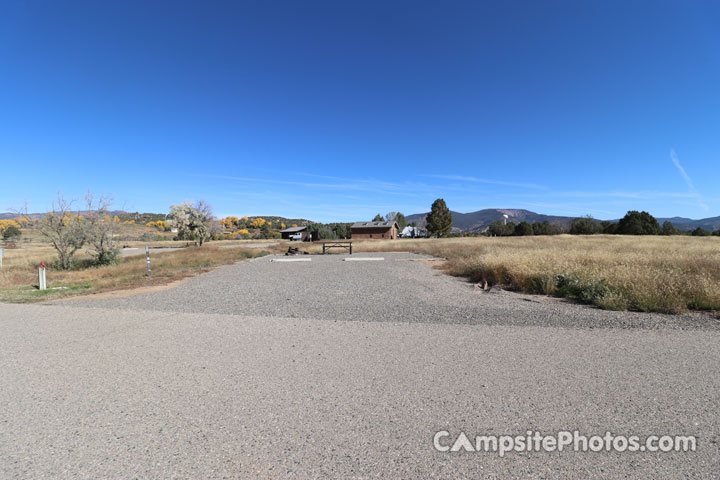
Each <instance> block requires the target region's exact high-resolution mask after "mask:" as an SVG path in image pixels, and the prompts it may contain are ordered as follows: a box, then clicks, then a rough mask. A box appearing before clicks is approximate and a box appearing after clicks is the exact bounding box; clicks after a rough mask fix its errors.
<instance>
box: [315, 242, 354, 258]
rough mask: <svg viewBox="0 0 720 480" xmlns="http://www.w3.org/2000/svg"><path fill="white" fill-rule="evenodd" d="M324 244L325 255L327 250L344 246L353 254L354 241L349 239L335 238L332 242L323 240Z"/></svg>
mask: <svg viewBox="0 0 720 480" xmlns="http://www.w3.org/2000/svg"><path fill="white" fill-rule="evenodd" d="M322 244H323V255H325V250H330V249H331V248H344V249H346V250H348V251H349V252H350V255H352V242H351V241H349V240H333V241H332V242H322Z"/></svg>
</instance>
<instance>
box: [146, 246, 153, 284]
mask: <svg viewBox="0 0 720 480" xmlns="http://www.w3.org/2000/svg"><path fill="white" fill-rule="evenodd" d="M145 258H146V259H147V267H148V273H147V275H148V277H152V269H151V268H150V246H149V245H145Z"/></svg>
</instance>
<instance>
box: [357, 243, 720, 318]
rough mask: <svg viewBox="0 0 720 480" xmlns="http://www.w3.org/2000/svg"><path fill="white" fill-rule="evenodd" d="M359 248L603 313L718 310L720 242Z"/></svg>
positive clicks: (363, 245) (380, 245)
mask: <svg viewBox="0 0 720 480" xmlns="http://www.w3.org/2000/svg"><path fill="white" fill-rule="evenodd" d="M353 247H354V249H355V250H357V251H411V252H418V253H424V254H428V255H433V256H437V257H444V258H447V260H448V261H447V264H446V269H447V272H448V273H450V274H452V275H457V276H462V277H467V278H469V279H471V280H473V281H483V280H484V281H487V282H488V283H489V284H491V285H497V284H501V285H506V286H509V287H511V288H515V289H517V290H520V291H523V292H529V293H542V294H548V295H558V296H563V297H572V298H577V299H579V300H581V301H584V302H586V303H592V304H595V305H598V306H600V307H602V308H607V309H616V310H639V311H648V312H666V313H678V312H683V311H686V310H720V239H718V238H717V237H688V236H672V237H655V236H637V237H636V236H622V235H593V236H570V235H558V236H538V237H495V238H486V237H479V238H449V239H415V240H404V239H403V240H395V241H388V240H376V241H357V242H353Z"/></svg>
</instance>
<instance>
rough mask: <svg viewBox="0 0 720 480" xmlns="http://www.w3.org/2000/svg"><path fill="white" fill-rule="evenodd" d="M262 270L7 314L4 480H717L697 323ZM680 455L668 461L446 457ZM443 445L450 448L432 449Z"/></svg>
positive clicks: (400, 264) (412, 276)
mask: <svg viewBox="0 0 720 480" xmlns="http://www.w3.org/2000/svg"><path fill="white" fill-rule="evenodd" d="M362 257H368V258H370V257H372V258H380V257H382V258H383V260H370V261H363V260H359V261H345V259H347V258H348V256H347V255H340V254H335V255H326V256H318V255H308V256H302V257H300V258H307V259H309V260H310V261H309V262H308V261H304V262H275V261H273V260H277V259H287V258H295V257H281V256H268V257H261V258H256V259H254V260H252V261H244V262H240V263H237V264H235V265H229V266H225V267H221V268H218V269H216V270H213V271H212V272H209V273H206V274H203V275H199V276H197V277H194V278H191V279H188V280H186V281H183V282H181V283H179V284H178V285H177V286H174V287H171V288H168V289H161V290H155V291H152V292H146V293H141V294H137V295H132V296H128V297H123V298H106V297H103V296H100V295H98V297H94V298H93V297H90V298H82V299H74V300H67V301H63V302H57V303H55V304H46V305H39V304H33V305H11V304H0V366H1V367H2V368H0V459H1V460H0V478H207V479H213V478H418V479H420V478H588V479H592V478H598V479H600V478H602V479H605V478H712V477H716V476H717V472H719V471H720V451H719V450H718V447H717V445H718V442H720V437H719V436H718V432H719V431H720V414H719V413H718V412H720V376H719V375H718V373H717V372H718V370H719V369H720V348H718V345H720V332H718V328H717V322H716V321H715V320H713V319H712V318H710V317H709V316H703V315H684V316H668V315H648V314H640V313H618V312H607V311H601V310H598V309H595V308H590V307H587V306H582V305H576V304H573V303H570V302H567V301H562V300H557V299H550V298H545V297H535V296H527V295H518V294H515V293H511V292H505V291H502V290H497V289H495V290H491V291H490V292H483V291H481V290H480V289H478V288H476V287H475V286H474V285H472V284H470V283H468V282H465V281H463V280H462V279H457V278H452V277H449V276H446V275H444V274H443V273H442V272H441V271H439V270H437V269H436V268H434V266H437V265H438V262H437V261H432V260H431V259H428V258H425V257H420V256H417V255H410V254H398V253H382V254H358V255H357V256H356V255H353V258H358V259H359V258H362ZM528 430H533V431H539V432H542V433H543V434H547V435H553V434H556V433H557V432H560V431H573V430H578V431H579V432H580V433H581V434H583V435H588V436H591V435H604V434H605V432H607V431H610V432H613V433H614V434H623V435H638V436H641V437H643V438H644V437H646V436H649V435H693V436H695V437H696V438H697V451H695V452H686V453H682V452H674V453H660V452H656V453H649V452H645V453H639V452H635V453H628V452H625V453H620V452H606V451H603V452H597V453H596V452H584V453H583V452H573V451H564V452H553V453H549V452H542V451H539V452H537V451H536V452H530V453H527V452H523V453H514V452H513V453H509V454H506V455H505V456H504V457H501V456H499V455H498V454H497V453H488V452H480V453H477V452H457V453H452V452H441V451H438V450H436V449H435V448H434V446H433V438H434V435H435V434H436V433H437V432H441V431H447V432H449V435H451V436H452V437H455V436H457V435H459V433H460V432H463V433H465V434H467V435H468V436H470V437H471V438H472V437H474V436H476V435H524V434H525V433H526V432H527V431H528ZM445 443H446V444H447V443H448V440H445Z"/></svg>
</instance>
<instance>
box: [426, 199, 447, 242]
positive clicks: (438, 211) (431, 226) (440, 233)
mask: <svg viewBox="0 0 720 480" xmlns="http://www.w3.org/2000/svg"><path fill="white" fill-rule="evenodd" d="M426 222H427V223H426V228H427V231H428V233H429V234H430V235H436V236H437V237H438V238H440V237H444V236H446V235H447V234H448V233H450V230H451V229H452V214H451V213H450V209H449V208H448V207H447V205H445V200H443V199H442V198H438V199H437V200H435V201H434V202H433V204H432V207H431V208H430V213H429V214H428V216H427V218H426Z"/></svg>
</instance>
